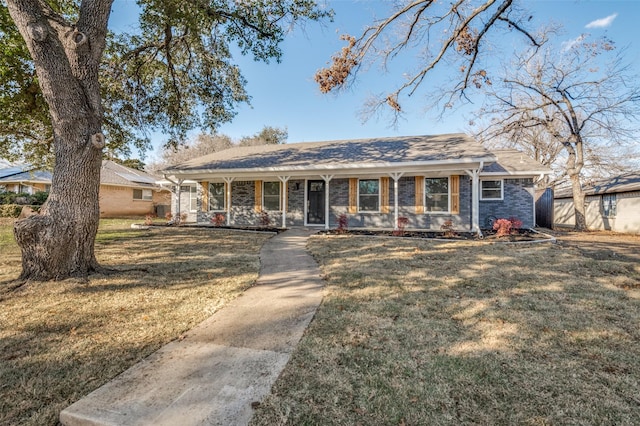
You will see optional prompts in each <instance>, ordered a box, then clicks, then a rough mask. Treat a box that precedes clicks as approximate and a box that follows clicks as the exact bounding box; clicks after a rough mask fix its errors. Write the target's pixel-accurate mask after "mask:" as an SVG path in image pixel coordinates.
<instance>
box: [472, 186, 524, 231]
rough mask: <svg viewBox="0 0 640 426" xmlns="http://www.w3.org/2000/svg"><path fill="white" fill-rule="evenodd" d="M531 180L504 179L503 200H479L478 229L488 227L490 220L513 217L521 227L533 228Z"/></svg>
mask: <svg viewBox="0 0 640 426" xmlns="http://www.w3.org/2000/svg"><path fill="white" fill-rule="evenodd" d="M534 194H535V190H534V187H533V179H505V180H504V199H503V200H496V201H483V200H480V227H481V228H487V227H489V222H490V219H492V218H493V219H500V218H509V217H515V218H517V219H520V220H521V221H522V226H523V227H525V228H532V227H533V226H535V224H534V218H533V215H534V213H533V210H534V200H535V198H534Z"/></svg>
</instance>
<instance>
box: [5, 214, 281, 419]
mask: <svg viewBox="0 0 640 426" xmlns="http://www.w3.org/2000/svg"><path fill="white" fill-rule="evenodd" d="M132 222H134V221H132V220H102V221H101V224H100V230H99V231H98V236H97V244H96V254H97V257H98V261H99V262H100V263H101V264H102V265H103V266H106V267H110V268H113V269H117V270H119V271H120V272H119V273H117V274H115V275H94V276H91V277H90V278H89V279H88V280H65V281H59V282H45V283H28V284H26V285H23V286H20V287H17V288H16V285H17V283H16V282H15V281H14V280H15V278H17V276H18V275H19V274H20V251H19V249H18V247H17V245H16V244H15V241H14V240H13V236H12V221H5V222H3V223H2V224H0V250H1V252H2V256H0V424H2V425H5V424H6V425H18V424H20V425H47V424H56V422H57V419H58V414H59V412H60V411H61V410H62V409H64V408H65V407H67V406H68V405H70V404H71V403H73V402H74V401H76V400H78V399H80V398H81V397H82V396H84V395H86V394H88V393H89V392H91V391H92V390H94V389H96V388H97V387H99V386H100V385H102V384H103V383H106V382H107V381H109V380H110V379H111V378H113V377H114V376H116V375H117V374H119V373H120V372H122V371H123V370H125V369H126V368H128V367H129V366H131V365H133V364H135V363H136V362H137V361H139V360H141V359H142V358H144V357H146V356H147V355H149V354H150V353H152V352H154V351H155V350H157V349H158V348H159V347H160V346H162V345H163V344H165V343H167V342H169V341H171V340H174V339H176V338H180V336H181V335H182V334H183V333H184V332H186V331H187V330H189V329H191V328H192V327H193V326H195V325H196V324H198V323H200V322H201V321H203V320H204V319H205V318H207V317H209V316H211V315H212V314H213V313H214V312H215V311H216V310H218V309H220V308H221V307H222V306H223V305H224V304H225V303H227V302H229V301H230V300H231V299H233V298H235V297H236V296H238V295H239V294H240V293H241V292H243V291H244V290H245V289H247V288H248V287H249V286H251V285H252V284H253V283H254V281H255V280H256V278H257V276H258V270H259V258H258V254H259V250H260V248H261V247H262V244H263V243H264V241H266V239H267V238H269V236H270V235H266V234H253V233H244V232H243V233H240V232H232V231H222V230H212V229H187V228H153V229H152V230H150V231H146V230H133V229H131V228H130V224H131V223H132ZM138 222H140V221H138Z"/></svg>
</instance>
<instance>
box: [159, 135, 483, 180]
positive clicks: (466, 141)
mask: <svg viewBox="0 0 640 426" xmlns="http://www.w3.org/2000/svg"><path fill="white" fill-rule="evenodd" d="M481 158H482V159H486V158H493V156H492V154H491V153H490V152H489V151H487V150H486V149H485V148H484V147H483V146H482V145H481V144H480V143H478V142H477V141H475V140H474V139H472V138H471V137H469V136H467V135H464V134H446V135H434V136H407V137H391V138H374V139H358V140H340V141H329V142H306V143H291V144H283V145H262V146H250V147H235V148H230V149H226V150H224V151H219V152H216V153H213V154H210V155H206V156H204V157H199V158H196V159H193V160H190V161H187V162H185V163H182V164H178V165H176V166H173V167H171V168H169V169H167V170H165V173H167V174H170V173H175V172H177V173H188V172H196V171H199V172H203V171H210V172H217V171H222V170H250V169H268V168H273V167H277V168H280V169H287V168H291V169H307V168H308V169H314V168H318V169H319V168H326V167H327V166H333V167H336V168H340V167H341V166H344V167H348V166H352V165H354V164H360V165H367V166H375V165H376V164H389V163H407V162H438V161H460V162H465V161H469V160H471V159H474V160H477V159H481Z"/></svg>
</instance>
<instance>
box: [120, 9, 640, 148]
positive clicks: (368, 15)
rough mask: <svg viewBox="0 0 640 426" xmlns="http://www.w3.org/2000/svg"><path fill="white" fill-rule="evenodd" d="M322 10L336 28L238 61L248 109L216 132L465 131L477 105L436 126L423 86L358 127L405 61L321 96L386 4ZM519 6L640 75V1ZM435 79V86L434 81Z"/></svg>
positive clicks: (296, 135)
mask: <svg viewBox="0 0 640 426" xmlns="http://www.w3.org/2000/svg"><path fill="white" fill-rule="evenodd" d="M327 3H328V5H329V7H331V8H333V9H334V10H335V12H336V15H335V19H334V22H325V23H324V24H323V25H319V24H316V23H308V24H307V25H306V26H305V27H304V28H303V29H301V28H298V29H296V30H295V31H294V32H293V33H292V34H290V36H289V37H288V38H287V39H286V40H285V42H284V44H283V45H282V48H283V51H284V56H283V58H282V63H280V64H278V63H275V62H272V63H271V64H264V63H260V62H255V61H254V60H253V58H251V57H242V56H238V58H237V62H238V64H239V65H240V67H241V70H242V72H243V74H244V76H245V78H246V79H247V80H248V85H247V91H248V93H249V95H250V96H251V97H252V100H251V106H247V105H241V106H240V107H239V108H238V115H237V116H236V118H235V119H234V120H233V122H232V123H229V124H224V125H223V126H221V128H220V129H219V132H220V133H224V134H227V135H229V136H231V137H232V138H234V139H239V138H240V137H242V136H249V135H252V134H254V133H257V132H258V131H260V130H261V129H262V127H263V126H265V125H269V126H277V127H286V128H287V129H288V131H289V140H288V141H289V142H290V143H292V142H305V141H321V140H334V139H350V138H368V137H382V136H398V135H418V134H435V133H449V132H464V131H465V129H466V128H467V123H468V119H469V116H468V114H469V112H471V111H472V110H473V109H474V108H475V106H473V105H472V106H470V107H468V108H464V109H462V110H458V111H455V112H454V113H451V114H448V115H446V116H444V117H443V118H442V119H441V120H438V119H437V115H438V114H437V111H428V110H425V106H426V104H427V103H428V99H429V94H430V92H429V90H428V89H429V88H428V87H427V86H426V85H425V86H424V87H422V88H421V89H420V92H419V93H418V94H417V95H415V96H414V97H413V100H412V102H410V103H403V110H404V111H405V116H404V118H403V119H402V120H401V121H400V122H399V123H398V126H397V128H394V127H392V126H390V122H389V120H388V118H384V117H382V118H379V119H376V118H375V117H372V118H370V119H369V120H368V121H367V122H365V123H363V122H362V118H361V114H360V113H359V111H360V110H361V109H362V105H363V103H364V102H365V101H366V99H367V98H368V97H369V95H370V94H371V93H378V92H382V91H390V90H391V89H392V88H394V87H395V86H396V85H397V84H399V81H400V73H402V71H403V69H404V68H405V67H411V66H413V65H414V64H415V62H414V60H413V57H411V56H405V57H403V58H402V60H401V61H398V62H397V63H396V64H394V68H393V71H394V72H393V73H386V74H385V73H384V72H382V71H381V70H379V69H378V68H375V67H374V68H371V69H369V70H368V71H366V72H364V73H361V74H360V75H359V80H358V81H357V83H356V85H355V86H354V87H353V88H351V89H350V90H347V91H341V92H340V93H338V94H333V93H331V94H326V95H325V94H321V93H320V91H319V89H318V87H317V85H316V83H315V82H314V80H313V76H314V74H315V72H316V71H317V70H318V69H320V68H322V67H323V66H325V65H326V64H327V62H328V61H329V60H330V58H331V56H332V55H333V54H334V53H335V52H337V51H338V50H339V49H340V48H341V47H342V46H343V45H344V44H343V42H342V41H340V40H339V36H340V34H344V33H349V34H352V35H356V36H357V35H359V34H360V32H361V30H362V29H363V27H364V26H365V25H367V24H370V23H371V22H372V21H373V19H374V18H375V17H382V16H385V11H387V10H388V7H389V5H390V3H391V2H390V1H373V0H369V1H367V0H354V1H351V0H333V1H331V0H329V1H327ZM523 3H524V4H525V5H526V7H527V8H528V9H529V10H530V12H531V13H532V15H533V17H534V19H533V24H534V26H535V25H536V23H543V22H549V21H550V20H553V21H554V22H556V23H561V24H562V25H563V27H564V33H563V34H562V35H561V37H562V41H564V42H565V43H570V42H571V41H572V40H575V39H577V38H578V37H579V36H580V35H581V34H585V33H588V34H591V35H593V36H600V35H604V34H606V35H607V36H608V37H609V38H611V39H612V40H613V41H614V42H615V43H616V46H618V47H619V48H621V47H625V46H626V47H628V50H627V60H628V61H629V62H631V63H632V64H633V67H634V68H635V70H634V72H635V73H638V74H640V42H639V41H638V40H637V39H636V37H637V34H638V29H637V25H638V24H637V19H638V17H640V1H638V0H527V1H524V2H523ZM134 6H135V2H134V1H133V0H115V2H114V6H113V12H112V21H111V24H112V25H111V28H112V29H118V28H121V26H123V25H125V23H126V24H127V25H130V22H131V18H132V16H133V15H132V14H131V8H132V7H134ZM440 72H446V70H442V71H440ZM434 77H436V79H437V77H438V75H437V74H436V75H435V76H434ZM153 138H154V144H156V145H157V144H160V143H161V142H162V139H163V138H162V135H154V136H153Z"/></svg>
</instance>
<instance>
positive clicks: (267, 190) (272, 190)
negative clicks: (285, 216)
mask: <svg viewBox="0 0 640 426" xmlns="http://www.w3.org/2000/svg"><path fill="white" fill-rule="evenodd" d="M262 189H263V191H262V207H263V208H264V209H265V210H280V182H263V184H262Z"/></svg>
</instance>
